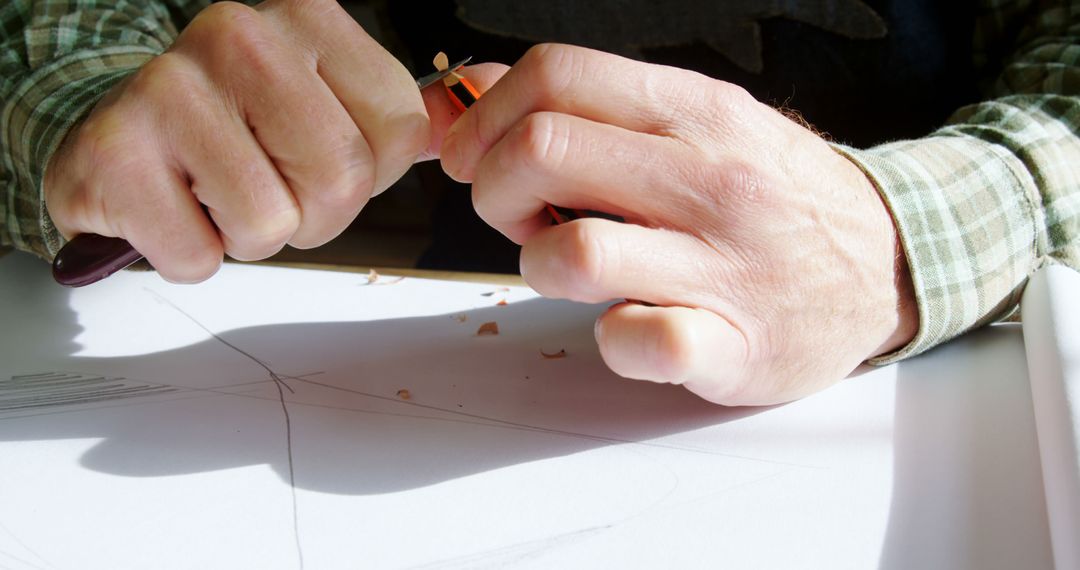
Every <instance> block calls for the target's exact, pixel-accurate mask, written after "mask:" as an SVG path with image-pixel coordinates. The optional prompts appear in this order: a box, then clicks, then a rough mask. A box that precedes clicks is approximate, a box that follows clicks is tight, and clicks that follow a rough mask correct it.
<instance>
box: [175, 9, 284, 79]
mask: <svg viewBox="0 0 1080 570" xmlns="http://www.w3.org/2000/svg"><path fill="white" fill-rule="evenodd" d="M204 12H211V13H210V14H209V15H207V16H206V18H205V19H204V20H203V21H202V22H199V23H201V26H199V27H198V29H197V32H193V33H194V34H197V36H198V37H196V38H194V41H193V42H191V44H193V45H195V46H196V47H195V49H198V50H199V54H200V55H202V56H203V57H205V58H206V61H207V62H208V63H209V64H210V65H212V66H213V69H214V71H215V72H216V73H217V75H218V76H223V77H230V76H232V75H235V74H236V73H238V72H240V71H242V72H243V73H244V74H247V75H254V76H256V77H263V78H266V77H275V76H276V66H277V62H276V61H275V60H274V59H273V57H272V54H273V50H271V49H270V47H271V46H272V45H273V43H274V41H275V40H274V37H273V36H272V35H271V34H270V33H269V30H268V29H267V24H266V22H265V21H264V20H263V16H262V15H261V14H260V13H259V12H258V11H256V10H255V9H254V8H251V7H249V6H245V5H244V4H239V3H236V2H219V3H215V4H211V5H210V7H209V8H207V9H206V10H204ZM196 22H198V20H197V21H196ZM196 22H193V23H192V27H194V26H195V24H196Z"/></svg>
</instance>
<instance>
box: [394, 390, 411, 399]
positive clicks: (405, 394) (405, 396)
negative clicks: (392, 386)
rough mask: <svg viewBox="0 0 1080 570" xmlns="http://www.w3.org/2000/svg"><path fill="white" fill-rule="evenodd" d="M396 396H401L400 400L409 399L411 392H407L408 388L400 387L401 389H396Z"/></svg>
mask: <svg viewBox="0 0 1080 570" xmlns="http://www.w3.org/2000/svg"><path fill="white" fill-rule="evenodd" d="M397 397H398V398H401V399H402V400H411V399H412V393H411V392H409V391H408V390H406V389H404V388H402V389H401V390H398V391H397Z"/></svg>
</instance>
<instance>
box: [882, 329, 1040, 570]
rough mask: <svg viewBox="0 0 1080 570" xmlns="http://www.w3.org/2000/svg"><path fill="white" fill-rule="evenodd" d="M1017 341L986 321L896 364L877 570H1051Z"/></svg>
mask: <svg viewBox="0 0 1080 570" xmlns="http://www.w3.org/2000/svg"><path fill="white" fill-rule="evenodd" d="M1021 338H1022V333H1021V330H1020V327H1019V325H998V326H993V327H989V328H986V329H983V330H980V331H977V332H974V333H970V334H969V335H968V336H966V337H965V338H964V339H962V340H961V341H959V342H953V343H950V344H947V345H944V346H941V347H939V348H937V349H935V350H934V353H933V355H932V356H931V355H927V357H921V358H915V359H912V360H909V361H905V362H902V363H901V364H900V365H899V368H898V376H897V382H896V386H897V394H896V414H895V424H894V426H895V427H894V448H895V455H894V458H895V459H894V480H893V497H892V506H891V509H890V514H889V522H888V530H887V534H886V539H885V543H884V547H883V549H882V553H881V559H880V565H879V567H880V568H882V569H883V570H893V569H907V568H925V569H933V568H950V569H951V568H979V569H993V568H1002V569H1007V568H1009V569H1011V568H1053V560H1052V558H1051V551H1050V543H1049V541H1048V537H1049V530H1048V526H1047V524H1048V523H1047V518H1046V505H1045V495H1044V492H1043V486H1042V472H1041V467H1040V465H1041V464H1040V461H1039V451H1038V446H1037V442H1036V439H1035V425H1034V418H1033V414H1032V404H1031V391H1030V385H1029V383H1028V380H1027V374H1028V373H1027V363H1026V358H1025V354H1024V346H1023V342H1022V340H1021Z"/></svg>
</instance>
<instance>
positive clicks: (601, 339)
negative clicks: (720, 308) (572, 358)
mask: <svg viewBox="0 0 1080 570" xmlns="http://www.w3.org/2000/svg"><path fill="white" fill-rule="evenodd" d="M596 341H597V343H598V344H599V346H600V355H601V356H602V357H603V359H604V362H605V363H607V365H608V367H609V368H611V370H612V371H614V372H615V373H616V374H618V375H620V376H623V377H625V378H632V379H635V380H649V381H652V382H660V383H670V384H682V385H683V386H685V387H686V388H687V389H689V390H690V391H691V392H694V393H695V394H697V395H698V396H701V397H702V398H704V399H706V400H709V401H711V402H714V403H717V404H723V405H727V406H731V405H747V404H749V405H757V404H763V403H772V402H765V401H761V399H760V397H759V395H758V394H756V393H755V391H754V388H755V386H754V385H753V383H751V381H750V380H751V378H750V375H749V374H748V372H749V371H748V370H747V356H748V354H747V341H746V339H745V337H744V336H743V333H742V332H741V331H739V330H738V329H737V328H736V327H735V326H733V325H732V324H731V323H730V322H729V321H728V320H727V319H725V318H723V317H721V316H719V315H717V314H716V313H713V312H711V311H708V310H705V309H691V308H688V307H654V306H645V305H640V304H637V303H620V304H617V305H615V306H613V307H611V308H610V309H608V311H607V312H606V313H604V314H603V315H601V317H600V319H599V320H598V321H597V323H596Z"/></svg>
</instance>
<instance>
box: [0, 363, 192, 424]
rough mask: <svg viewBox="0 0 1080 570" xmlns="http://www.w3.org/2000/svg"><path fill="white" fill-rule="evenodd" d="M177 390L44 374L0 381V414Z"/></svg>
mask: <svg viewBox="0 0 1080 570" xmlns="http://www.w3.org/2000/svg"><path fill="white" fill-rule="evenodd" d="M176 390H177V388H175V387H172V386H164V385H161V384H151V383H146V382H136V381H133V380H128V379H126V378H121V377H107V376H98V375H88V374H73V373H63V372H48V373H38V374H23V375H17V376H10V377H8V378H6V379H2V378H0V414H2V413H3V412H17V411H21V410H35V409H41V408H50V407H56V406H74V405H79V404H86V403H93V402H103V401H109V400H121V399H126V398H134V397H141V396H154V395H158V394H165V393H169V392H175V391H176Z"/></svg>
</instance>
